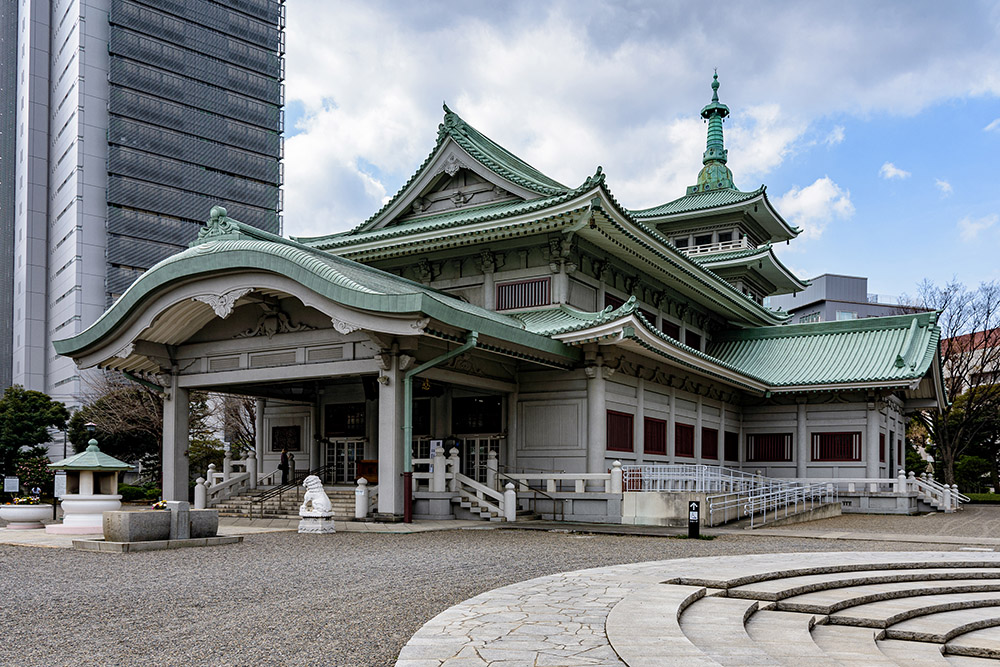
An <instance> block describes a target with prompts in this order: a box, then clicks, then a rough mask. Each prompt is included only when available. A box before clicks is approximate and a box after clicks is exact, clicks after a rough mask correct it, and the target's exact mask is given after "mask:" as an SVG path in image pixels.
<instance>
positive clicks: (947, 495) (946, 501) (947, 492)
mask: <svg viewBox="0 0 1000 667" xmlns="http://www.w3.org/2000/svg"><path fill="white" fill-rule="evenodd" d="M941 504H942V505H944V511H945V512H949V511H951V509H952V507H951V487H950V486H948V485H947V484H945V485H944V497H943V498H942V503H941Z"/></svg>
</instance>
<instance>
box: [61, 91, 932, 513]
mask: <svg viewBox="0 0 1000 667" xmlns="http://www.w3.org/2000/svg"><path fill="white" fill-rule="evenodd" d="M718 88H719V83H718V78H717V77H716V79H715V80H714V81H713V82H712V89H713V95H712V101H711V102H710V103H709V104H708V105H707V106H705V107H704V109H702V112H701V115H702V116H703V117H704V118H705V119H706V120H707V124H708V142H707V147H706V150H705V153H704V158H703V163H704V167H703V168H702V170H701V172H700V174H699V175H698V178H697V182H696V183H695V184H694V185H692V186H690V187H689V188H688V189H687V192H686V194H684V196H682V197H680V198H678V199H674V200H672V201H668V202H667V203H664V204H662V205H659V206H655V207H653V208H647V209H642V210H633V209H629V208H626V207H625V206H624V205H623V204H622V203H620V202H619V201H618V200H617V199H616V198H615V197H614V195H613V194H612V191H611V189H610V187H609V185H608V179H607V177H606V175H605V174H604V173H603V172H602V170H601V169H600V168H598V169H597V170H596V172H595V173H593V174H592V175H590V176H588V177H587V178H585V179H584V180H583V181H582V182H581V183H580V184H579V185H577V186H576V187H568V186H566V185H563V184H561V183H559V182H557V181H556V180H554V179H552V178H550V177H548V176H546V175H545V174H543V173H541V172H540V171H538V170H537V169H535V168H533V167H531V166H530V165H528V164H527V163H525V162H524V161H523V160H521V159H519V158H518V157H517V156H515V155H514V154H512V153H511V152H509V151H507V150H505V149H504V148H503V147H501V146H500V145H499V144H497V143H495V142H494V141H493V140H491V139H490V138H488V137H486V136H484V135H483V134H481V133H480V132H478V131H477V130H476V129H475V128H473V127H472V126H471V125H469V124H468V123H466V122H465V121H464V120H463V119H462V118H460V117H459V116H458V115H457V114H455V113H454V112H453V111H451V110H450V109H448V108H447V107H445V109H444V120H443V122H442V123H441V125H440V126H439V128H438V133H437V141H436V143H435V145H434V147H433V149H432V150H431V152H430V155H428V157H427V159H426V160H424V162H423V163H422V164H421V165H420V166H419V167H418V168H417V170H416V172H415V173H414V174H413V176H412V177H411V178H410V179H409V180H408V181H407V182H406V183H405V185H403V187H402V188H401V189H400V190H399V192H398V193H396V195H395V196H393V197H392V198H391V199H390V200H389V201H388V202H387V203H386V204H385V205H384V206H383V207H382V208H381V209H380V210H379V211H377V212H375V213H374V214H373V215H372V216H371V217H370V218H369V219H368V220H366V221H364V222H363V223H362V224H360V225H358V226H357V227H355V228H354V229H351V230H349V231H346V232H341V233H336V234H330V235H328V236H322V237H316V238H292V239H289V238H283V237H280V236H276V235H274V234H270V233H268V232H266V231H262V230H260V229H257V228H254V227H251V226H249V225H246V224H243V223H242V222H239V221H237V220H234V219H232V218H230V217H228V216H227V214H226V211H225V209H223V208H221V207H215V208H213V209H212V212H211V219H210V220H209V221H208V223H207V224H206V226H205V227H204V228H203V229H202V231H201V233H200V234H199V238H198V240H197V241H196V242H195V243H193V244H192V246H191V247H190V248H189V249H187V250H184V251H183V252H180V253H178V254H176V255H173V256H172V257H169V258H168V259H165V260H164V261H162V262H160V263H159V264H157V265H156V266H154V267H153V268H152V269H150V270H149V271H147V272H146V273H145V274H143V275H142V277H141V278H140V279H139V280H138V281H136V283H135V284H134V285H132V286H131V287H130V288H129V289H128V290H127V291H126V292H125V293H124V294H123V295H122V296H121V298H119V299H118V300H117V301H116V302H115V303H114V305H113V306H111V308H109V309H108V310H107V312H105V313H104V315H103V316H102V317H101V318H100V319H99V320H98V321H97V322H96V323H95V324H94V325H93V326H91V327H90V328H88V329H87V330H85V331H83V332H82V333H80V334H79V335H77V336H74V337H73V338H69V339H66V340H63V341H59V342H57V343H56V346H57V350H58V351H59V353H60V354H63V355H67V356H70V357H72V358H73V359H74V360H75V361H76V363H77V364H78V365H79V366H80V367H83V368H90V367H100V368H106V369H111V370H118V371H123V372H125V373H127V374H128V375H129V376H131V377H133V378H136V379H139V380H141V381H143V382H146V383H151V384H153V385H155V386H156V387H157V389H158V390H159V391H161V392H162V395H163V399H164V443H163V445H164V446H163V455H164V470H165V472H164V475H165V484H164V492H165V497H167V498H186V497H187V494H188V479H189V470H188V462H187V458H186V457H185V453H186V449H187V442H188V438H187V432H186V431H187V429H186V424H187V405H188V401H187V397H188V392H189V391H191V390H195V389H197V390H208V391H217V392H224V393H237V394H245V395H250V396H256V397H258V398H259V402H258V406H259V414H258V440H259V442H258V453H257V456H258V461H259V463H260V468H261V470H263V471H269V470H273V469H274V467H275V466H276V464H277V461H278V457H279V455H280V452H281V450H282V449H283V448H284V449H287V450H289V451H290V452H293V453H294V454H295V455H296V457H297V459H298V464H297V465H298V466H299V469H300V470H301V469H303V468H305V467H306V466H307V465H308V467H309V468H310V469H311V470H318V471H321V473H322V474H323V475H324V476H325V477H326V479H327V481H328V482H330V483H342V484H353V483H354V481H355V480H356V479H357V478H358V477H359V475H360V474H362V473H364V474H366V475H368V474H371V476H372V477H373V478H374V477H376V476H377V480H378V484H379V493H378V512H379V514H381V515H384V516H397V515H400V514H402V513H403V511H404V491H403V490H404V482H403V479H404V478H403V477H402V476H401V475H402V474H403V473H405V472H409V471H410V468H411V461H413V460H422V461H426V460H427V458H428V457H429V456H431V455H432V453H433V452H432V451H431V449H430V448H431V443H432V442H438V441H441V442H443V443H444V444H445V446H446V447H447V448H449V450H450V448H452V447H454V448H456V449H458V450H459V457H460V466H461V470H462V474H463V475H464V476H467V477H468V478H470V479H474V480H477V481H479V482H484V481H486V471H488V470H489V466H488V465H487V464H488V462H489V460H490V459H494V460H495V461H496V463H494V464H493V465H494V466H495V469H498V470H499V471H500V472H501V473H506V474H515V473H525V472H526V471H527V472H530V471H538V472H546V471H549V472H570V473H580V474H585V473H607V471H608V470H609V469H610V468H611V467H612V463H613V462H614V461H616V460H618V461H621V462H623V463H624V464H635V463H705V464H712V465H725V466H729V467H733V468H743V469H745V470H749V471H751V472H754V471H762V472H763V473H765V474H767V475H770V476H775V477H800V478H806V477H869V478H871V477H891V476H894V475H896V474H897V473H898V471H899V470H900V469H901V468H902V466H903V463H904V456H903V439H904V433H905V420H906V417H905V415H906V413H907V412H908V411H912V410H914V409H927V408H934V407H935V406H940V405H941V402H942V401H943V398H942V396H943V394H942V386H941V369H940V361H939V354H938V347H939V336H940V331H939V328H938V326H937V324H936V314H935V313H932V312H931V313H916V314H907V315H900V316H895V317H882V318H871V319H859V320H851V321H842V322H820V323H809V324H788V325H785V324H786V322H787V321H788V319H789V316H788V315H787V314H786V313H784V312H783V311H774V310H770V309H768V308H766V307H765V306H764V305H763V300H764V298H765V297H769V296H774V295H781V294H790V293H794V292H797V291H802V290H804V289H805V288H806V286H807V284H806V283H805V282H803V281H802V280H800V279H799V278H797V277H796V276H795V275H793V274H792V272H791V271H789V269H788V268H787V267H785V266H784V265H783V264H782V263H781V262H780V261H779V260H778V258H777V257H776V256H775V254H774V251H773V248H772V246H773V245H774V244H776V243H779V242H785V241H792V240H793V239H794V238H795V237H796V236H797V235H798V234H799V232H800V230H799V229H797V228H796V227H794V226H792V225H789V224H788V223H787V222H786V221H785V220H784V219H783V218H782V217H781V215H780V213H779V212H778V211H777V210H775V208H774V206H773V205H772V203H771V201H770V199H769V198H768V195H767V192H766V189H765V188H764V187H761V188H760V189H758V190H754V191H752V192H743V191H740V190H739V189H737V188H736V187H735V185H734V183H733V177H732V172H731V171H730V169H729V167H728V166H727V151H726V149H725V145H724V138H723V120H724V119H725V118H726V117H727V116H728V114H729V109H728V107H726V106H725V105H724V104H722V103H720V101H719V96H718ZM418 495H419V494H418ZM414 511H415V513H416V515H417V516H421V515H425V516H426V515H438V516H439V515H440V514H441V512H440V511H438V510H433V509H432V508H431V505H430V504H428V503H427V502H425V501H424V500H422V499H421V498H420V497H418V498H417V499H416V501H415V505H414Z"/></svg>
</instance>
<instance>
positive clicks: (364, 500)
mask: <svg viewBox="0 0 1000 667" xmlns="http://www.w3.org/2000/svg"><path fill="white" fill-rule="evenodd" d="M354 518H355V519H357V520H358V521H364V520H365V519H366V518H368V480H367V479H365V478H364V477H359V478H358V488H356V489H355V490H354Z"/></svg>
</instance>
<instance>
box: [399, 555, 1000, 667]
mask: <svg viewBox="0 0 1000 667" xmlns="http://www.w3.org/2000/svg"><path fill="white" fill-rule="evenodd" d="M962 577H965V578H964V579H963V578H962ZM810 578H811V580H810ZM930 582H933V585H931V586H930V588H933V590H932V591H926V589H927V588H928V587H929V586H928V585H929V583H930ZM755 586H756V587H757V589H755ZM866 587H867V588H866ZM893 587H895V588H893ZM761 589H762V590H761ZM883 589H884V590H883ZM925 593H934V594H949V593H952V594H953V593H967V595H965V596H964V597H959V598H955V599H950V600H949V599H947V598H941V597H939V596H938V595H929V596H928V597H930V598H935V597H937V598H938V599H936V600H934V601H925V602H924V603H923V604H922V605H921V604H914V603H913V601H912V600H913V598H914V596H917V597H919V596H923V595H924V594H925ZM810 595H811V596H812V597H809V596H810ZM975 595H979V598H976V597H975ZM796 596H798V597H796ZM900 598H907V599H909V602H908V604H910V607H912V609H910V610H909V611H906V609H905V607H906V604H902V605H900V603H899V602H897V600H898V599H900ZM762 599H763V600H765V601H766V600H776V602H764V603H762V602H761V600H762ZM871 602H880V603H881V604H884V605H886V607H885V608H883V609H875V610H873V609H871V608H870V607H868V608H864V605H865V604H866V603H871ZM796 605H798V606H796ZM851 605H855V606H856V605H862V606H860V607H858V608H859V609H864V610H865V613H867V614H868V616H874V617H875V620H873V621H871V622H870V623H868V626H869V627H868V628H861V632H860V633H859V628H858V627H856V626H857V625H858V624H859V623H863V621H859V620H858V619H857V618H854V617H850V618H848V620H846V621H845V620H844V615H843V614H841V615H840V616H839V617H837V616H836V612H839V611H840V610H841V609H843V608H845V607H847V606H851ZM989 605H993V606H989ZM886 619H893V620H892V622H893V623H896V622H898V624H897V625H893V624H892V623H890V622H889V621H888V620H886ZM826 624H832V625H830V627H825V626H826ZM817 626H824V627H821V628H820V630H819V631H818V632H816V633H813V629H814V627H817ZM993 626H1000V554H996V553H976V554H964V553H955V552H950V553H942V552H908V553H892V552H889V553H886V552H840V553H808V554H806V553H788V554H767V555H748V556H738V557H709V558H696V559H695V558H687V559H678V560H672V561H659V562H654V563H640V564H633V565H619V566H613V567H604V568H597V569H589V570H578V571H576V572H567V573H564V574H557V575H552V576H547V577H540V578H537V579H532V580H530V581H526V582H522V583H518V584H513V585H510V586H505V587H503V588H499V589H496V590H493V591H489V592H487V593H483V594H481V595H478V596H476V597H474V598H471V599H470V600H467V601H466V602H463V603H462V604H459V605H455V606H454V607H452V608H450V609H448V610H447V611H445V612H443V613H441V614H439V615H438V616H436V617H435V618H433V619H432V620H430V621H429V622H428V623H427V624H425V625H424V626H423V627H422V628H421V629H420V630H419V631H418V632H417V633H416V634H415V635H413V637H412V639H411V640H410V642H409V643H408V644H407V645H406V646H405V647H404V648H403V650H402V652H401V653H400V655H399V659H398V661H397V662H396V667H562V666H566V667H577V666H582V665H589V666H597V667H621V666H622V665H629V667H640V666H641V667H647V666H648V667H653V666H668V665H684V666H685V667H688V666H692V665H695V666H696V665H734V666H742V665H751V664H766V665H802V664H809V665H855V666H856V667H860V666H861V665H866V666H868V665H895V664H910V665H918V666H922V665H935V664H941V665H972V664H980V661H981V660H982V657H1000V634H998V633H997V631H995V630H990V628H992V627H993ZM871 628H883V630H881V631H880V630H877V629H876V630H873V629H871ZM885 628H888V629H887V630H886V629H885ZM982 628H986V629H985V630H981V629H982ZM973 631H978V632H979V634H976V632H973ZM831 633H832V634H831ZM952 640H956V641H954V642H952ZM949 651H950V652H951V653H952V655H948V656H947V659H946V656H945V653H946V652H949ZM963 656H975V657H963Z"/></svg>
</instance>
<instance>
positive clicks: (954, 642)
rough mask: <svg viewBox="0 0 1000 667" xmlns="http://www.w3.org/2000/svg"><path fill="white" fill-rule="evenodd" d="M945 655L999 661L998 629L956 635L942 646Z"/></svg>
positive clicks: (999, 632)
mask: <svg viewBox="0 0 1000 667" xmlns="http://www.w3.org/2000/svg"><path fill="white" fill-rule="evenodd" d="M944 652H945V655H963V656H970V657H974V658H989V659H991V660H998V659H1000V627H997V626H994V627H991V628H983V629H981V630H973V631H971V632H966V633H964V634H961V635H958V636H957V637H954V638H953V639H951V640H950V641H949V642H948V643H947V644H945V645H944Z"/></svg>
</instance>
